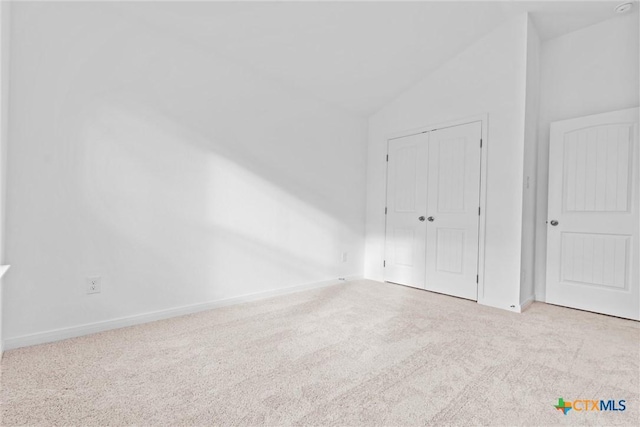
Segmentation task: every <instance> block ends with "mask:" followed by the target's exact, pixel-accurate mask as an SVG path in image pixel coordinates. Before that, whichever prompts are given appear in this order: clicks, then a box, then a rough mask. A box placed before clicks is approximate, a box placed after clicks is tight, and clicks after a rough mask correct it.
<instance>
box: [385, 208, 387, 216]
mask: <svg viewBox="0 0 640 427" xmlns="http://www.w3.org/2000/svg"><path fill="white" fill-rule="evenodd" d="M384 214H385V215H386V214H387V208H386V207H385V208H384Z"/></svg>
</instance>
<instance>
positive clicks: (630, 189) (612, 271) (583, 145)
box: [546, 108, 640, 320]
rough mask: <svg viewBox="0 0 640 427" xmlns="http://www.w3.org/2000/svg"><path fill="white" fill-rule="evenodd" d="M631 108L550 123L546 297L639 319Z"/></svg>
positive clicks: (635, 121) (635, 131)
mask: <svg viewBox="0 0 640 427" xmlns="http://www.w3.org/2000/svg"><path fill="white" fill-rule="evenodd" d="M638 112H639V110H638V109H637V108H633V109H629V110H622V111H615V112H611V113H605V114H598V115H594V116H587V117H581V118H577V119H571V120H563V121H559V122H554V123H552V124H551V140H550V147H549V209H548V217H547V222H548V224H547V289H546V300H547V302H548V303H552V304H558V305H563V306H567V307H574V308H579V309H583V310H589V311H594V312H598V313H604V314H610V315H614V316H619V317H626V318H630V319H636V320H640V292H639V288H640V275H639V268H640V265H639V264H640V251H639V250H638V237H639V236H638V228H639V224H640V218H639V216H638V207H639V205H638V151H639V150H638Z"/></svg>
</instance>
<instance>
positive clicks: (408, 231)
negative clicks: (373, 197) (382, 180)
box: [384, 133, 428, 289]
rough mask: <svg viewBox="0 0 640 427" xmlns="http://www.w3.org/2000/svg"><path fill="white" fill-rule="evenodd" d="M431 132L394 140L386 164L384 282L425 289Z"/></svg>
mask: <svg viewBox="0 0 640 427" xmlns="http://www.w3.org/2000/svg"><path fill="white" fill-rule="evenodd" d="M427 141H428V134H426V133H422V134H418V135H412V136H407V137H404V138H398V139H392V140H390V141H389V147H388V153H389V157H388V164H387V227H386V242H385V269H384V271H385V276H384V279H385V281H388V282H394V283H399V284H402V285H408V286H413V287H416V288H422V289H424V277H425V276H424V275H425V247H424V245H425V221H424V218H425V209H426V204H427V200H426V199H427V170H426V164H427Z"/></svg>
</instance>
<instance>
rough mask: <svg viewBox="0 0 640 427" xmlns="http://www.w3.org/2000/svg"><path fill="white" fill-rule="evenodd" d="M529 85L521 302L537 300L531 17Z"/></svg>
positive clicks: (536, 42) (535, 60)
mask: <svg viewBox="0 0 640 427" xmlns="http://www.w3.org/2000/svg"><path fill="white" fill-rule="evenodd" d="M526 56H527V86H526V90H527V92H526V101H525V121H524V177H523V186H522V194H523V197H522V258H521V264H522V265H521V278H520V304H521V305H526V304H528V303H530V302H533V300H534V289H533V288H534V264H535V226H536V153H537V144H538V110H539V106H540V37H539V36H538V31H537V29H536V27H535V25H534V24H533V22H532V21H531V19H529V20H528V21H527V51H526Z"/></svg>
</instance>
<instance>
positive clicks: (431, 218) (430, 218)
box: [427, 216, 435, 222]
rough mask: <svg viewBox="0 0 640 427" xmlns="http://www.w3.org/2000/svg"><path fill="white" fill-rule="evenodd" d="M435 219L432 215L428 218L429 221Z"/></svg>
mask: <svg viewBox="0 0 640 427" xmlns="http://www.w3.org/2000/svg"><path fill="white" fill-rule="evenodd" d="M434 220H435V218H434V217H432V216H430V217H429V218H427V221H429V222H433V221H434Z"/></svg>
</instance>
